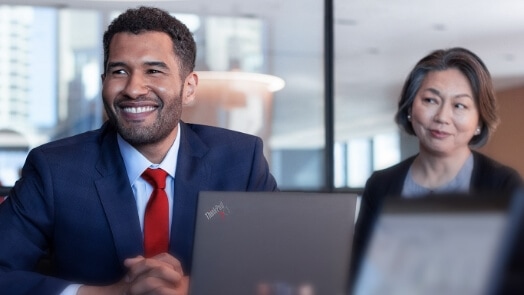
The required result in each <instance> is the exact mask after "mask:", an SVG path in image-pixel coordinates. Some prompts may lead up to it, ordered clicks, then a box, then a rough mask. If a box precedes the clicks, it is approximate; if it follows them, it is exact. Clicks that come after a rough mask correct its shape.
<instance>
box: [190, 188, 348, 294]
mask: <svg viewBox="0 0 524 295" xmlns="http://www.w3.org/2000/svg"><path fill="white" fill-rule="evenodd" d="M356 200H357V195H356V194H349V193H348V194H345V193H344V194H342V193H340V194H339V193H333V194H329V193H295V192H201V193H200V195H199V200H198V211H197V220H196V229H195V231H196V232H195V241H194V248H193V262H192V270H191V280H190V292H189V294H191V295H209V294H221V295H222V294H227V295H328V294H329V295H339V294H340V295H342V294H347V279H348V267H349V257H350V252H351V243H352V238H353V227H354V219H355V205H356Z"/></svg>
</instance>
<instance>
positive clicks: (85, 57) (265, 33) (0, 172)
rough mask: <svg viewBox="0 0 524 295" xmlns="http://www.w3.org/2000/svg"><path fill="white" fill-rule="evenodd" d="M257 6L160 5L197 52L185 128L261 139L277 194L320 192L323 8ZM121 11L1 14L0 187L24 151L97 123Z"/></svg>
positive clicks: (310, 0)
mask: <svg viewBox="0 0 524 295" xmlns="http://www.w3.org/2000/svg"><path fill="white" fill-rule="evenodd" d="M248 2H249V1H248ZM258 2H259V1H251V2H250V3H252V4H253V5H248V4H249V3H246V6H245V7H240V8H238V7H237V8H235V9H232V10H228V11H219V9H217V12H214V10H212V9H211V8H210V9H209V10H205V11H204V10H201V9H194V8H192V7H188V8H187V9H186V8H183V6H184V5H183V4H180V5H177V8H176V9H171V10H170V9H169V7H171V6H170V5H172V4H170V3H167V4H165V6H166V9H168V10H170V11H172V12H173V13H174V14H175V15H176V16H177V17H179V18H180V19H181V20H182V21H183V22H184V23H186V24H187V25H188V27H189V28H190V30H191V31H192V32H193V34H194V36H195V39H196V42H197V46H198V55H197V67H196V70H197V71H198V73H199V75H200V85H199V89H198V92H197V93H198V94H197V100H196V102H195V103H194V104H193V105H190V106H187V107H185V109H184V111H183V120H185V121H187V122H195V123H204V124H211V125H217V126H222V127H225V128H229V129H234V130H239V131H242V132H246V133H251V134H255V135H258V136H260V137H262V138H263V139H264V143H265V154H266V157H267V158H268V161H269V162H270V168H271V171H272V173H273V174H274V175H275V177H276V178H277V181H278V183H279V186H280V188H281V189H283V190H321V189H323V188H324V187H325V185H326V184H325V180H324V171H325V169H326V168H325V166H326V165H325V163H324V154H325V140H324V134H325V133H324V99H325V97H324V63H323V61H324V53H323V13H322V11H323V3H322V1H316V0H307V1H302V2H301V6H302V7H303V8H304V9H303V10H297V9H296V5H294V4H293V3H288V2H283V3H281V2H278V4H273V6H272V8H271V9H269V8H268V7H266V4H267V3H258ZM1 3H2V1H0V4H1ZM20 3H22V2H20ZM181 3H182V2H181ZM275 3H277V2H275ZM68 4H69V3H68ZM255 4H256V5H255ZM275 5H278V7H275ZM189 6H190V5H189ZM69 7H74V6H69ZM163 8H164V7H163ZM275 8H278V9H275ZM119 11H122V9H118V8H115V7H112V6H109V5H107V7H106V6H104V5H103V4H101V5H100V7H96V5H95V4H93V7H91V8H89V9H87V8H82V7H78V8H75V9H72V8H55V7H45V6H8V5H3V6H0V13H2V16H5V17H0V34H2V35H1V36H0V38H1V39H2V42H0V58H1V59H2V60H1V62H0V67H1V68H0V69H1V70H0V77H1V78H2V83H1V84H0V112H1V114H2V116H1V117H0V181H2V184H3V185H12V184H13V183H14V181H15V180H16V179H17V178H18V173H19V170H20V168H21V165H22V163H23V160H24V159H25V155H26V154H27V151H28V150H29V149H31V148H33V147H35V146H38V145H40V144H43V143H45V142H48V141H51V140H55V139H59V138H63V137H66V136H70V135H73V134H77V133H80V132H84V131H87V130H90V129H95V128H98V127H99V126H100V125H101V123H102V121H103V106H102V102H101V97H100V90H101V89H100V88H101V80H100V74H101V73H102V68H101V67H102V45H101V39H102V34H103V32H104V30H105V27H106V26H107V24H108V23H109V22H110V21H111V19H112V18H114V17H115V16H116V15H117V14H118V13H119ZM304 20H306V21H304ZM6 61H7V62H6ZM4 81H8V82H7V83H5V82H4Z"/></svg>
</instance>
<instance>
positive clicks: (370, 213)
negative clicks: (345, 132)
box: [351, 151, 524, 282]
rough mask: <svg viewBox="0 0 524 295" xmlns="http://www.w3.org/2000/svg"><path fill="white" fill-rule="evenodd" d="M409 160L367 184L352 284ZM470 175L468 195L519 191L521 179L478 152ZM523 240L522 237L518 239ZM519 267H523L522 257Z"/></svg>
mask: <svg viewBox="0 0 524 295" xmlns="http://www.w3.org/2000/svg"><path fill="white" fill-rule="evenodd" d="M415 157H416V156H412V157H410V158H408V159H406V160H404V161H402V162H400V163H398V164H396V165H394V166H391V167H389V168H386V169H384V170H380V171H376V172H374V173H373V174H372V175H371V176H370V177H369V179H368V180H367V182H366V186H365V188H364V192H363V194H362V201H361V204H360V211H359V215H358V219H357V223H356V226H355V236H354V239H353V250H352V257H351V281H352V282H353V280H354V278H355V274H356V272H357V271H358V268H359V266H360V263H361V259H362V256H363V254H364V250H365V249H366V246H367V243H368V240H369V238H370V235H371V229H372V227H373V224H374V223H375V221H376V218H377V216H378V212H379V210H380V207H381V205H382V202H383V200H384V198H387V197H400V194H401V192H402V187H403V185H404V180H405V179H406V176H407V174H408V171H409V167H410V166H411V164H412V163H413V161H414V160H415ZM473 159H474V162H473V171H472V175H471V187H470V191H471V192H472V193H475V192H484V193H489V192H498V193H505V194H507V193H512V192H514V191H515V190H517V189H518V188H521V187H522V178H521V177H520V175H519V174H518V173H517V172H516V171H515V170H514V169H512V168H510V167H508V166H504V165H502V164H500V163H498V162H496V161H494V160H493V159H490V158H489V157H487V156H485V155H482V154H481V153H479V152H475V151H473ZM521 236H522V235H521ZM521 256H522V257H521V258H523V261H522V265H524V255H521Z"/></svg>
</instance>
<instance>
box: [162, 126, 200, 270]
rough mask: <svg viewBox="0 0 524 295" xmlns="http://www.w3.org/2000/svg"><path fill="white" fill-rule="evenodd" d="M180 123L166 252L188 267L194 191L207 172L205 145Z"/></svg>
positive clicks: (195, 202)
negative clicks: (171, 213)
mask: <svg viewBox="0 0 524 295" xmlns="http://www.w3.org/2000/svg"><path fill="white" fill-rule="evenodd" d="M180 126H181V128H182V129H181V138H180V149H179V151H178V160H177V168H176V175H175V187H174V189H175V192H174V202H173V219H172V224H171V241H170V252H171V253H172V254H173V255H175V257H177V258H178V259H179V260H180V261H181V263H182V266H183V268H184V270H189V267H190V265H189V261H190V259H191V255H192V249H193V236H194V227H195V212H196V207H197V198H198V193H199V191H200V190H201V189H202V188H203V187H204V184H205V180H206V179H207V177H208V173H209V172H208V170H209V169H208V167H207V165H206V162H205V161H204V155H205V154H206V153H207V151H208V149H209V148H208V147H207V146H206V145H205V144H204V143H203V142H202V141H201V140H200V138H199V137H198V135H197V134H196V133H195V132H194V131H193V130H191V129H190V128H189V127H188V126H187V125H186V124H185V123H183V122H180Z"/></svg>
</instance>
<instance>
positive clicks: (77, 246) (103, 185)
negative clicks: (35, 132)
mask: <svg viewBox="0 0 524 295" xmlns="http://www.w3.org/2000/svg"><path fill="white" fill-rule="evenodd" d="M195 55H196V46H195V42H194V40H193V38H192V35H191V33H190V32H189V31H188V29H187V28H186V26H185V25H183V24H182V23H180V22H179V21H178V20H177V19H175V18H173V17H171V16H170V15H169V14H168V13H167V12H165V11H162V10H159V9H155V8H147V7H141V8H137V9H130V10H128V11H126V12H124V13H123V14H122V15H120V16H119V17H118V18H117V19H115V20H114V21H113V22H112V24H111V25H110V26H109V27H108V30H107V31H106V32H105V34H104V73H103V75H102V81H103V90H102V97H103V101H104V106H105V110H106V113H107V116H108V118H109V120H108V122H106V123H105V124H104V125H103V126H102V128H100V129H99V130H95V131H91V132H87V133H84V134H80V135H77V136H74V137H71V138H66V139H63V140H59V141H56V142H52V143H48V144H45V145H43V146H41V147H38V148H35V149H34V150H32V151H31V152H30V153H29V155H28V157H27V160H26V163H25V165H24V168H23V172H22V177H21V178H20V180H19V181H18V182H17V183H16V184H15V186H14V188H13V189H12V191H11V193H10V195H9V197H8V199H7V200H6V201H5V202H4V203H3V204H2V205H1V206H0V237H1V239H2V240H1V243H0V290H1V291H0V293H2V294H97V295H102V294H146V293H147V294H185V293H187V286H188V276H189V275H190V271H191V270H190V266H191V256H192V243H193V236H194V223H195V210H196V200H197V195H198V193H199V191H203V190H230V191H242V190H246V191H275V190H277V185H276V182H275V180H274V178H273V176H272V175H271V174H270V173H269V169H268V164H267V162H266V160H265V158H264V156H263V153H262V142H261V140H260V139H259V138H257V137H254V136H250V135H246V134H241V133H238V132H233V131H228V130H224V129H219V128H214V127H208V126H201V125H191V124H185V123H184V122H182V121H180V116H181V112H182V105H184V104H186V103H189V102H191V101H192V100H193V99H194V98H195V93H196V90H197V84H198V76H197V75H196V73H195V72H193V69H194V62H195ZM147 168H153V169H155V170H157V169H156V168H161V169H163V170H165V171H167V173H168V176H167V177H165V176H163V177H162V178H163V179H167V181H166V185H165V190H164V189H162V188H155V184H153V185H152V184H150V183H149V182H148V181H149V180H148V177H146V176H144V175H142V173H143V172H144V171H145V170H146V169H147ZM157 171H158V170H157ZM159 191H162V192H163V194H164V195H166V194H167V196H166V197H164V199H163V200H165V199H166V198H167V200H168V201H167V202H168V205H165V207H167V208H168V209H166V210H169V212H168V213H165V214H166V217H165V218H168V219H169V221H166V222H165V223H166V224H168V225H169V229H166V232H167V233H168V234H167V235H169V237H168V238H165V239H166V243H168V244H166V245H165V247H166V248H165V249H166V251H160V252H158V251H157V252H158V253H156V254H153V255H152V256H147V255H146V253H145V247H146V248H147V247H149V246H147V245H145V243H146V242H145V240H146V239H145V237H144V235H145V230H144V227H145V224H146V223H148V222H150V221H148V220H149V219H148V217H147V216H146V215H147V214H148V213H147V212H148V210H149V206H150V205H148V200H149V198H150V195H151V199H153V196H152V192H153V194H160V193H159ZM155 198H156V197H155ZM166 212H167V211H166ZM162 214H164V213H162ZM154 216H157V217H158V216H160V215H154ZM160 219H162V218H160ZM162 220H163V219H162ZM143 232H144V233H143ZM167 239H169V240H168V241H167ZM162 247H164V246H162ZM161 249H162V248H161ZM46 253H50V257H51V258H50V259H51V265H52V266H53V268H52V271H53V275H52V276H46V275H43V274H40V273H38V272H36V271H35V267H36V265H37V263H38V261H39V259H41V258H42V257H43V256H44V255H45V254H46Z"/></svg>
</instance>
